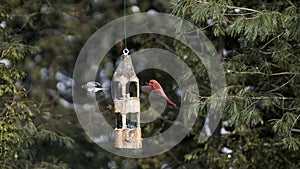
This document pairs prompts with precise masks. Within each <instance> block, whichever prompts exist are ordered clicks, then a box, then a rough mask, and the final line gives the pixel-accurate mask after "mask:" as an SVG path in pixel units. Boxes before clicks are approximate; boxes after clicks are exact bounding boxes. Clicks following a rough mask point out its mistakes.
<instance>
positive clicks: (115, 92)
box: [112, 54, 142, 149]
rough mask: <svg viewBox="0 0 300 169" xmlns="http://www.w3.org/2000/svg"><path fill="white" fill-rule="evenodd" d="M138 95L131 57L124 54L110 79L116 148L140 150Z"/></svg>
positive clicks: (137, 83)
mask: <svg viewBox="0 0 300 169" xmlns="http://www.w3.org/2000/svg"><path fill="white" fill-rule="evenodd" d="M139 95H140V93H139V79H138V77H137V76H136V74H135V71H134V68H133V64H132V61H131V56H130V55H127V54H124V55H122V56H121V62H120V64H119V66H118V67H117V69H116V71H115V73H114V75H113V79H112V96H113V101H114V111H115V113H116V115H117V118H116V128H115V147H116V148H128V149H138V148H142V133H141V128H140V99H139Z"/></svg>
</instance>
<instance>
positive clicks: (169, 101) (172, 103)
mask: <svg viewBox="0 0 300 169" xmlns="http://www.w3.org/2000/svg"><path fill="white" fill-rule="evenodd" d="M165 99H166V100H167V102H168V103H170V104H171V105H173V106H174V107H177V105H176V104H175V103H174V102H172V101H171V100H170V99H169V98H168V97H165Z"/></svg>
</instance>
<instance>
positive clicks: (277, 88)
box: [267, 75, 296, 93]
mask: <svg viewBox="0 0 300 169" xmlns="http://www.w3.org/2000/svg"><path fill="white" fill-rule="evenodd" d="M294 77H296V75H294V76H293V77H292V78H290V79H289V80H288V81H287V82H286V83H284V84H283V85H281V86H279V87H276V88H275V89H272V90H270V91H267V93H270V92H274V91H276V90H279V89H281V88H283V87H284V86H286V85H287V84H289V83H290V82H291V81H292V80H293V79H294Z"/></svg>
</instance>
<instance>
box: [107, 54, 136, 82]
mask: <svg viewBox="0 0 300 169" xmlns="http://www.w3.org/2000/svg"><path fill="white" fill-rule="evenodd" d="M112 80H113V81H115V82H121V83H123V84H126V83H127V82H128V81H134V82H138V78H137V76H136V74H135V71H134V68H133V64H132V60H131V56H130V55H122V58H121V62H120V64H119V66H118V68H117V69H116V71H115V73H114V75H113V79H112Z"/></svg>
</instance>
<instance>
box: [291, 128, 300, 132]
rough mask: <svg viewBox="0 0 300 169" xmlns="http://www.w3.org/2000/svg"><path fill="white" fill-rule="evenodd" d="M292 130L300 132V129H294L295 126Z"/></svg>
mask: <svg viewBox="0 0 300 169" xmlns="http://www.w3.org/2000/svg"><path fill="white" fill-rule="evenodd" d="M291 131H293V132H297V133H300V129H293V128H292V129H291Z"/></svg>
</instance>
